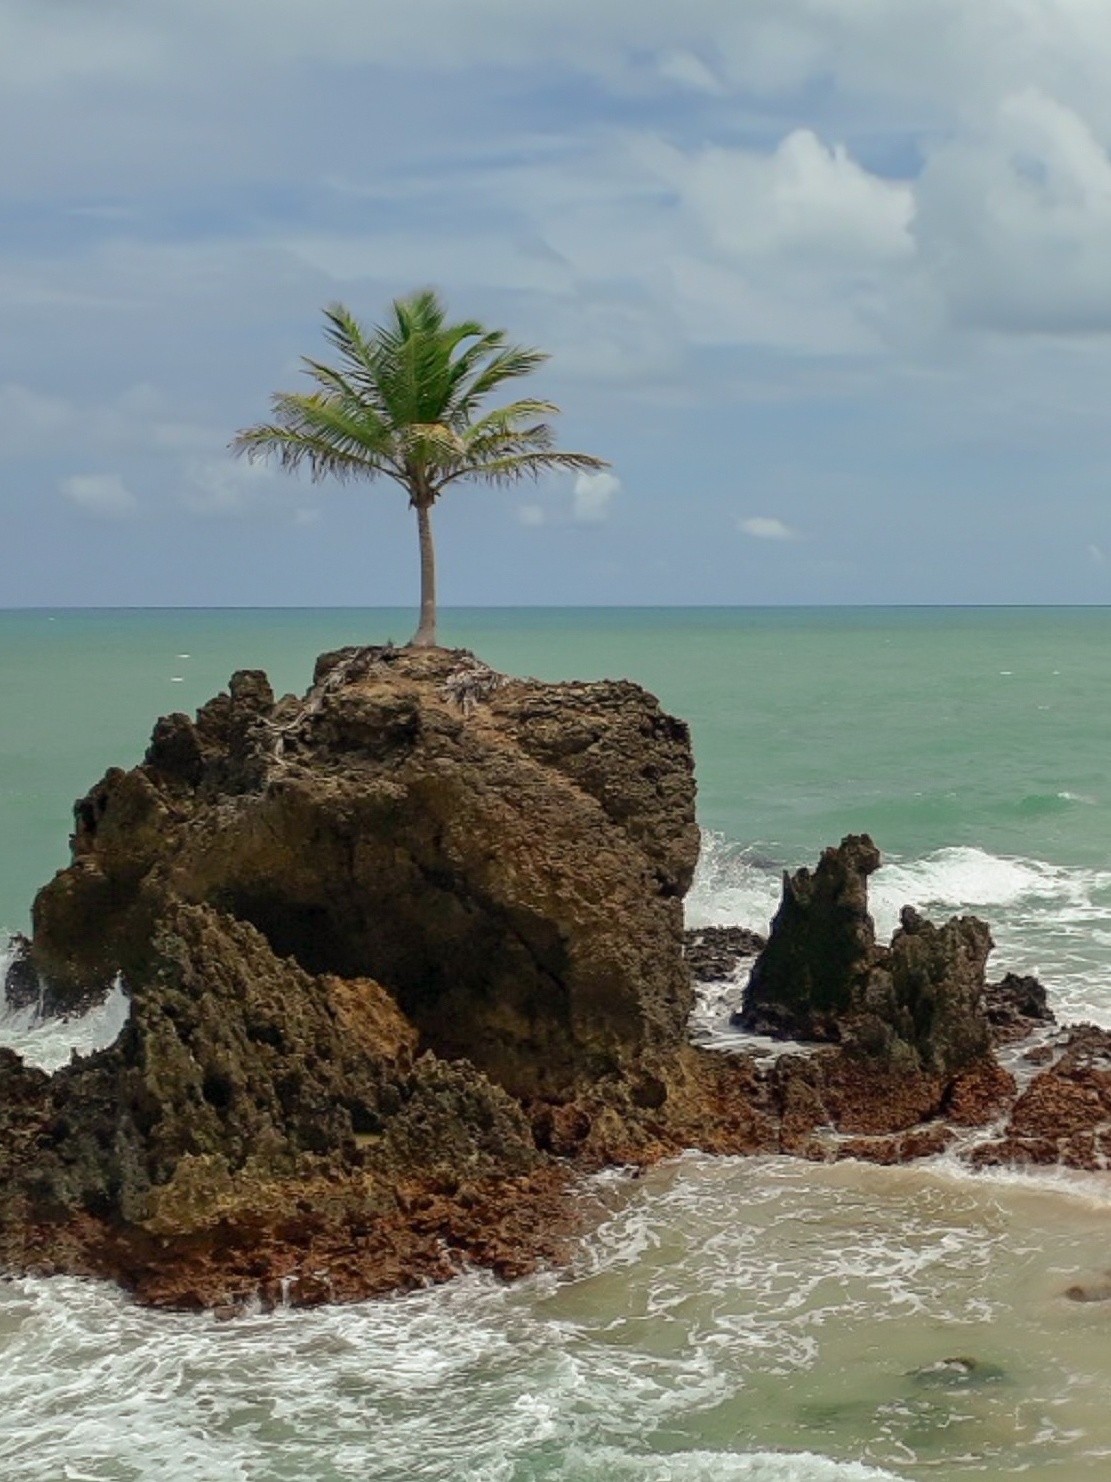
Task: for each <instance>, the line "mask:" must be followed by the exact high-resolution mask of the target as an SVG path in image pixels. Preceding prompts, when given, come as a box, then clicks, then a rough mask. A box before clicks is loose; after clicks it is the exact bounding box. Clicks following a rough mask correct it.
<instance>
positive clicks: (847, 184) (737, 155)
mask: <svg viewBox="0 0 1111 1482" xmlns="http://www.w3.org/2000/svg"><path fill="white" fill-rule="evenodd" d="M677 173H678V175H679V181H678V183H679V185H680V189H681V190H682V192H683V195H684V198H685V200H686V201H687V203H688V204H689V205H690V207H691V209H692V210H693V212H694V213H695V215H696V216H697V217H698V218H699V220H700V221H701V222H702V223H703V224H704V225H705V228H706V230H707V233H708V235H709V237H710V240H711V241H712V242H714V243H715V244H716V245H717V246H719V247H720V248H722V249H724V251H726V252H727V253H729V254H736V255H737V256H739V257H742V258H744V257H749V256H758V257H767V256H772V255H775V256H777V257H778V256H781V255H782V254H788V255H789V256H791V257H793V258H804V259H805V258H810V259H812V260H817V261H818V262H819V263H836V262H838V261H843V262H846V263H848V264H851V265H853V266H857V267H858V266H861V265H864V264H871V263H877V262H886V261H890V260H891V259H900V258H905V257H909V256H910V255H911V254H912V253H913V251H914V243H913V241H912V239H911V236H910V232H909V227H910V222H911V218H912V216H913V213H914V198H913V194H912V192H911V189H910V187H909V186H908V185H907V184H906V183H905V182H903V181H892V180H883V179H881V178H880V177H879V176H877V175H872V174H870V173H869V172H868V171H867V170H865V169H864V168H863V167H862V166H861V165H859V164H858V163H857V162H856V160H854V159H853V158H852V156H851V155H850V154H849V151H848V150H847V149H846V148H845V146H844V145H843V144H832V145H829V144H826V143H825V142H824V141H823V140H821V139H819V138H818V136H817V135H816V134H815V133H813V131H812V130H810V129H795V130H794V131H793V132H792V133H790V134H788V135H787V136H786V137H785V138H784V139H782V140H781V142H780V143H779V145H778V146H777V147H776V149H775V150H774V151H772V152H771V153H770V154H768V153H765V152H763V151H758V150H754V149H725V148H721V147H720V146H713V147H710V148H708V149H704V150H702V151H701V152H700V153H698V154H697V155H695V156H693V157H692V158H690V159H687V160H684V161H683V165H682V168H681V170H680V171H678V172H677Z"/></svg>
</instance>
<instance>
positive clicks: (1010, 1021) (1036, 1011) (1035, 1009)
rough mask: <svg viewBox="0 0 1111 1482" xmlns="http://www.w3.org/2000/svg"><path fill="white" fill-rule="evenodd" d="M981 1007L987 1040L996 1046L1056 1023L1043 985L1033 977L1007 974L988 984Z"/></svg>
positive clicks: (1011, 1042)
mask: <svg viewBox="0 0 1111 1482" xmlns="http://www.w3.org/2000/svg"><path fill="white" fill-rule="evenodd" d="M985 1007H986V1009H987V1016H988V1022H989V1024H990V1025H991V1037H992V1040H993V1042H994V1043H995V1044H997V1045H1007V1044H1013V1043H1014V1042H1015V1040H1020V1039H1025V1038H1026V1037H1027V1036H1028V1035H1030V1034H1033V1032H1034V1031H1035V1030H1036V1029H1039V1028H1044V1027H1046V1026H1047V1025H1050V1024H1055V1023H1056V1022H1057V1019H1056V1016H1055V1014H1054V1013H1053V1010H1052V1009H1051V1008H1050V1007H1049V1003H1048V1000H1047V997H1046V991H1045V988H1044V986H1043V985H1042V984H1041V983H1039V982H1038V980H1037V978H1031V977H1021V976H1019V975H1018V974H1017V973H1007V975H1006V976H1005V977H1004V978H1002V979H1001V980H1000V982H998V983H989V984H988V986H987V991H986V1004H985Z"/></svg>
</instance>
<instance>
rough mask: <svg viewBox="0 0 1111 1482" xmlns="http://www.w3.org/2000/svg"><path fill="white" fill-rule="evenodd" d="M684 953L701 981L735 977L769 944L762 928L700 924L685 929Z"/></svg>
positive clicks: (718, 980) (691, 968) (696, 976)
mask: <svg viewBox="0 0 1111 1482" xmlns="http://www.w3.org/2000/svg"><path fill="white" fill-rule="evenodd" d="M683 940H684V944H685V948H684V950H685V955H686V959H687V966H688V967H689V968H690V971H691V975H692V976H693V977H694V978H695V980H696V981H697V982H700V983H715V982H716V983H720V982H725V981H727V980H728V979H730V978H732V977H733V976H734V975H735V974H736V972H737V971H738V969H739V968H740V967H741V965H742V963H749V962H751V961H752V959H753V958H754V957H756V956H757V955H758V954H759V953H761V952H762V951H763V950H764V948H765V947H766V946H767V941H766V940H765V938H764V937H762V936H761V935H760V934H759V932H755V931H750V930H749V929H748V927H746V926H699V927H694V928H691V929H690V930H688V931H687V932H685V933H684V937H683Z"/></svg>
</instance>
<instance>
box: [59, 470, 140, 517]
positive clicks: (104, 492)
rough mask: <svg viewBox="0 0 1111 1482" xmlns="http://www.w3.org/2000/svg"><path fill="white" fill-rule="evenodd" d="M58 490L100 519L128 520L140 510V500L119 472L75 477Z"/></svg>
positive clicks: (61, 485)
mask: <svg viewBox="0 0 1111 1482" xmlns="http://www.w3.org/2000/svg"><path fill="white" fill-rule="evenodd" d="M58 487H59V489H60V490H61V492H62V495H63V496H64V497H65V498H66V499H68V500H69V502H70V503H71V504H75V505H76V506H77V508H78V509H81V510H84V511H85V513H86V514H89V515H96V516H97V517H98V518H100V519H105V520H121V519H127V518H128V517H129V516H131V515H134V514H136V513H137V512H138V509H139V501H138V500H137V499H136V498H135V495H134V494H132V492H131V490H130V489H129V488H128V487H127V485H126V484H125V483H124V481H123V479H122V478H121V477H120V475H119V474H118V473H78V474H73V475H72V476H71V477H70V478H65V479H63V480H62V481H61V483H60V484H59V485H58Z"/></svg>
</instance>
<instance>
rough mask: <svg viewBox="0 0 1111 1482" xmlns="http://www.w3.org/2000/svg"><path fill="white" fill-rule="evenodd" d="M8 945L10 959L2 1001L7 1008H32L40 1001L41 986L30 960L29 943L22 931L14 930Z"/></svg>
mask: <svg viewBox="0 0 1111 1482" xmlns="http://www.w3.org/2000/svg"><path fill="white" fill-rule="evenodd" d="M8 945H9V950H10V952H11V960H10V962H9V963H8V970H7V972H6V973H5V975H4V1002H5V1003H6V1004H7V1006H8V1008H9V1009H28V1008H34V1007H36V1006H37V1005H38V1004H39V1002H40V1001H41V998H42V988H41V985H40V983H39V975H38V973H37V972H36V971H35V965H34V963H33V962H32V961H31V943H30V941H29V940H28V938H27V937H25V936H24V935H23V934H22V932H15V933H14V934H13V935H12V937H11V939H10V941H9V944H8Z"/></svg>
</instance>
